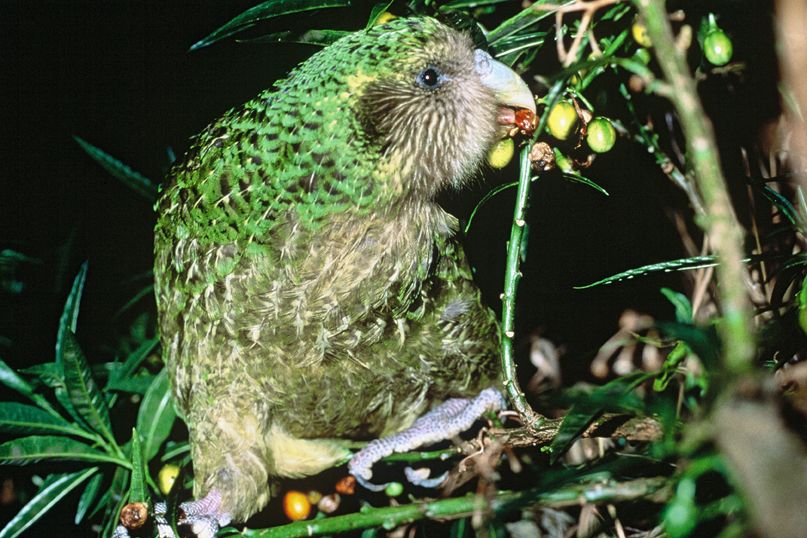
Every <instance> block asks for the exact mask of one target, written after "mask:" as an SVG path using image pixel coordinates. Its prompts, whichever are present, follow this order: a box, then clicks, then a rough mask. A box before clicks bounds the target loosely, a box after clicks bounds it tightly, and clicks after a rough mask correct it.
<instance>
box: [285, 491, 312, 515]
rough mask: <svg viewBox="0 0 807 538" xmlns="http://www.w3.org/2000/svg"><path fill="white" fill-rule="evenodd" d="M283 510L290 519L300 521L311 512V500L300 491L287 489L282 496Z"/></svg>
mask: <svg viewBox="0 0 807 538" xmlns="http://www.w3.org/2000/svg"><path fill="white" fill-rule="evenodd" d="M283 512H285V514H286V517H287V518H289V519H290V520H292V521H300V520H301V519H305V518H307V517H308V516H309V515H310V514H311V502H310V501H309V500H308V496H307V495H306V494H305V493H303V492H301V491H289V492H287V493H286V495H285V496H284V497H283Z"/></svg>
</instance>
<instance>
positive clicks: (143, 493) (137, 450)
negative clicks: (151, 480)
mask: <svg viewBox="0 0 807 538" xmlns="http://www.w3.org/2000/svg"><path fill="white" fill-rule="evenodd" d="M130 461H131V462H132V478H131V483H130V484H129V502H130V503H140V502H142V503H147V502H148V488H147V487H146V469H145V465H144V463H143V449H142V447H141V444H140V435H138V433H137V428H132V454H131V458H130Z"/></svg>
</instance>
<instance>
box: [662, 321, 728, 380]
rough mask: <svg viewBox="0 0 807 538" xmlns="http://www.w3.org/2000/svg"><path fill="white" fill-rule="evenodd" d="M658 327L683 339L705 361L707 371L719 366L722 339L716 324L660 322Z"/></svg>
mask: <svg viewBox="0 0 807 538" xmlns="http://www.w3.org/2000/svg"><path fill="white" fill-rule="evenodd" d="M658 328H659V329H661V331H662V332H663V333H664V334H666V335H667V336H670V337H672V338H675V339H678V340H682V341H683V342H684V343H685V344H686V345H687V346H688V347H689V349H690V350H691V351H692V353H694V354H695V355H697V356H698V358H699V359H700V360H701V362H703V365H704V367H705V369H706V372H712V371H716V369H717V368H718V367H719V364H718V358H719V357H720V339H719V338H718V337H717V331H716V330H715V327H714V326H708V327H696V326H695V325H692V324H689V323H659V324H658Z"/></svg>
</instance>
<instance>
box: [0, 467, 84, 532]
mask: <svg viewBox="0 0 807 538" xmlns="http://www.w3.org/2000/svg"><path fill="white" fill-rule="evenodd" d="M97 471H98V467H91V468H89V469H83V470H81V471H76V472H74V473H67V474H61V475H51V476H49V477H48V478H47V479H46V480H45V483H44V484H43V485H42V487H41V488H40V490H39V491H38V492H37V493H36V495H34V496H33V497H32V498H31V500H30V501H28V503H27V504H26V505H25V506H23V507H22V510H20V511H19V512H18V513H17V515H16V516H14V518H13V519H12V520H11V521H9V522H8V524H7V525H6V526H5V527H4V528H3V530H2V531H0V538H14V537H15V536H19V535H20V534H22V533H23V532H24V531H25V530H26V529H27V528H28V527H30V526H31V525H33V524H34V523H36V522H37V521H38V520H39V518H41V517H42V516H44V515H45V514H46V513H47V512H48V510H50V509H51V508H53V506H54V505H56V504H57V503H58V502H59V501H60V500H62V499H63V498H64V497H65V496H66V495H67V494H68V493H70V492H71V491H73V490H74V489H75V488H77V487H78V486H79V485H81V483H82V482H84V481H85V480H87V478H89V477H90V476H92V475H93V474H95V473H96V472H97Z"/></svg>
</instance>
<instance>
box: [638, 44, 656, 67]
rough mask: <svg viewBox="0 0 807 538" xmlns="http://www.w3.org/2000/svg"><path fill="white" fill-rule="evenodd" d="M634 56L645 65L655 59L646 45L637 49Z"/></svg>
mask: <svg viewBox="0 0 807 538" xmlns="http://www.w3.org/2000/svg"><path fill="white" fill-rule="evenodd" d="M633 58H634V59H635V60H636V61H639V62H642V63H643V64H644V65H648V64H649V63H650V60H652V59H653V58H652V56H651V55H650V51H649V50H647V49H646V48H644V47H639V48H638V49H636V52H634V53H633Z"/></svg>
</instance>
